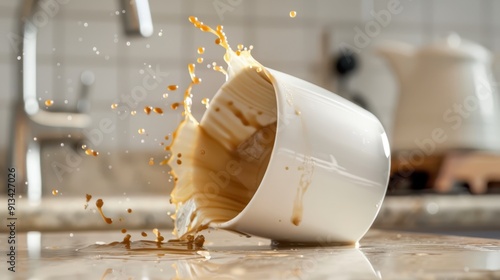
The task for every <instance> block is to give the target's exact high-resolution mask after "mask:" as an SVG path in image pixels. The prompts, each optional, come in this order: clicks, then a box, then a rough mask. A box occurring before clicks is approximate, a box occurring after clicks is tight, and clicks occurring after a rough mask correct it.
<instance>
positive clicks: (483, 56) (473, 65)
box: [378, 34, 500, 156]
mask: <svg viewBox="0 0 500 280" xmlns="http://www.w3.org/2000/svg"><path fill="white" fill-rule="evenodd" d="M378 52H379V54H380V55H381V56H383V57H384V58H385V59H386V60H387V61H388V62H389V64H390V66H391V67H392V68H393V70H394V72H395V74H396V77H397V79H398V80H399V85H400V87H399V89H400V94H399V100H398V102H397V104H398V106H397V110H396V115H395V118H394V128H393V137H392V145H391V146H392V147H393V151H394V152H398V151H415V150H418V151H420V152H421V153H423V154H424V155H426V156H430V155H432V154H437V153H441V152H444V151H446V150H450V149H460V150H462V149H467V150H468V149H478V150H489V151H500V106H499V105H500V104H499V100H498V96H497V93H496V90H495V88H494V85H496V84H495V83H494V79H493V75H492V71H491V62H492V58H491V54H490V52H489V51H488V50H487V49H485V48H484V47H482V46H480V45H478V44H475V43H472V42H470V41H466V40H463V39H461V38H460V37H459V36H458V35H456V34H452V35H450V36H448V37H447V38H446V39H445V40H442V41H440V42H437V43H434V44H431V45H427V46H424V47H421V48H418V49H417V48H414V47H412V46H410V45H407V44H404V43H399V42H397V43H396V42H393V43H387V44H384V45H381V46H379V48H378Z"/></svg>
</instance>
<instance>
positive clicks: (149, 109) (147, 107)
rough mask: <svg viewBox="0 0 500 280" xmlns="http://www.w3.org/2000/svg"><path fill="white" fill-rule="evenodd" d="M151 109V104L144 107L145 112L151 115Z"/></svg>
mask: <svg viewBox="0 0 500 280" xmlns="http://www.w3.org/2000/svg"><path fill="white" fill-rule="evenodd" d="M151 110H152V108H151V107H149V106H146V107H144V113H146V115H149V114H150V113H151Z"/></svg>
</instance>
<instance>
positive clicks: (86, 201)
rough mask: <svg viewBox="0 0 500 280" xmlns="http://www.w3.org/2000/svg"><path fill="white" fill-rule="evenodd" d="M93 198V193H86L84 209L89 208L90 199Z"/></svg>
mask: <svg viewBox="0 0 500 280" xmlns="http://www.w3.org/2000/svg"><path fill="white" fill-rule="evenodd" d="M91 199H92V195H90V194H86V195H85V205H83V209H87V207H89V201H90V200H91Z"/></svg>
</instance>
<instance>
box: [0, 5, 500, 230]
mask: <svg viewBox="0 0 500 280" xmlns="http://www.w3.org/2000/svg"><path fill="white" fill-rule="evenodd" d="M22 2H25V1H11V0H0V35H1V36H2V38H3V40H0V80H1V84H2V85H3V91H2V92H1V93H0V130H1V133H0V158H2V159H5V160H3V161H2V162H0V165H1V168H2V170H5V169H6V168H7V167H9V163H8V162H7V159H8V154H9V151H11V150H12V149H13V146H12V144H9V139H10V137H11V136H12V135H13V134H14V133H15V131H17V130H20V129H22V125H23V124H20V123H16V122H14V120H16V118H21V117H18V116H15V115H14V113H16V112H18V111H19V110H22V109H20V108H22V107H19V106H18V105H16V104H18V103H16V102H17V101H18V100H20V99H21V97H22V94H23V91H22V90H23V89H22V87H21V85H22V75H21V73H20V68H19V66H20V65H21V64H22V63H24V61H25V60H26V59H27V58H26V57H25V55H26V53H23V49H22V48H21V47H20V46H22V45H21V44H20V42H21V41H22V39H23V34H22V32H21V20H20V18H21V14H22V10H21V6H22ZM26 2H28V3H29V2H30V1H26ZM35 2H36V1H35ZM124 2H128V1H118V0H104V1H103V0H86V1H83V0H64V1H63V0H59V1H58V0H44V1H42V0H40V1H38V3H36V4H34V5H40V9H39V10H38V14H35V17H34V18H33V19H32V23H33V24H34V25H36V26H37V27H38V28H37V29H38V34H37V36H36V38H37V39H36V51H35V53H36V58H35V59H32V58H33V57H28V59H30V61H32V62H30V63H31V64H30V67H32V66H33V67H34V69H36V76H33V77H35V80H36V87H35V88H34V89H33V92H36V97H35V100H36V103H37V104H38V105H37V106H38V107H39V109H40V110H46V111H49V112H63V118H67V115H68V114H73V113H77V114H80V115H78V116H83V117H85V116H88V117H89V122H88V123H86V122H83V123H82V125H81V126H80V127H78V128H69V129H66V128H65V129H59V128H57V125H53V124H49V125H35V126H34V127H31V126H30V125H28V126H27V128H26V130H25V131H28V132H26V133H25V134H24V136H25V137H24V138H22V137H21V138H19V139H24V141H27V142H30V143H33V142H35V146H30V147H31V148H28V150H29V152H31V153H32V154H37V155H38V157H39V158H38V159H37V158H36V157H37V156H36V155H32V157H35V160H34V161H33V162H40V164H39V166H40V174H41V176H40V177H41V188H40V191H38V193H36V192H35V193H34V194H32V195H33V197H49V198H50V199H53V198H54V197H57V198H61V197H67V198H70V197H77V198H78V199H80V200H81V198H82V197H85V194H86V193H91V194H95V195H101V196H120V197H123V199H125V197H127V198H130V197H133V196H134V195H140V196H147V195H153V196H157V197H162V198H164V199H165V204H167V203H168V194H169V193H170V190H171V188H172V182H171V178H170V177H169V175H168V167H167V166H165V165H159V163H160V162H161V161H162V160H164V159H165V157H166V155H167V154H166V152H165V151H164V150H163V148H164V146H165V145H168V143H169V142H170V140H171V138H172V137H171V133H172V132H173V131H174V129H175V127H176V126H177V125H178V123H179V122H180V121H181V120H182V116H181V109H182V108H180V109H177V110H173V109H171V105H172V104H174V103H176V102H180V101H181V100H182V93H183V91H184V89H185V88H186V86H187V85H188V82H189V80H190V79H189V75H188V72H187V65H188V64H189V63H195V62H196V60H197V58H198V57H200V56H202V57H203V58H204V61H203V62H202V63H197V69H196V73H197V74H198V76H199V77H200V78H202V80H203V81H202V83H201V85H200V86H197V87H195V89H194V91H193V94H194V105H193V111H194V114H195V116H197V117H198V118H200V117H201V115H202V114H203V112H204V111H205V106H204V105H203V104H202V103H201V100H202V99H203V98H211V97H212V96H213V95H214V94H215V92H216V91H217V89H218V88H219V87H220V85H221V84H222V83H223V82H224V77H223V75H221V74H220V73H217V72H215V71H213V70H211V69H209V68H207V64H211V63H212V62H214V61H215V62H217V64H223V60H222V54H223V53H224V51H223V49H222V48H220V47H218V46H216V45H215V44H214V43H213V42H214V39H215V37H214V36H213V35H211V34H207V33H203V32H200V31H199V30H197V29H195V28H194V27H193V26H192V25H191V24H190V23H189V22H188V16H191V15H195V16H197V17H198V18H199V19H200V20H202V21H203V22H204V23H206V24H208V25H210V26H216V25H218V24H222V25H224V30H225V31H226V34H227V37H228V40H229V43H230V44H231V45H232V46H233V48H236V45H237V44H244V45H245V46H249V45H253V47H254V49H253V51H252V53H253V55H254V57H255V58H256V59H257V60H258V61H259V62H261V63H262V64H264V65H265V66H267V67H270V68H274V69H277V70H280V71H283V72H286V73H289V74H291V75H295V76H297V77H300V78H302V79H305V80H307V81H309V82H312V83H314V84H318V85H320V86H322V87H325V88H327V89H329V90H331V91H333V92H336V93H338V94H340V95H343V96H344V97H346V98H349V99H351V100H353V101H355V102H357V103H358V104H360V105H362V106H364V107H366V108H367V109H369V110H370V111H371V112H372V113H374V114H375V115H376V116H377V117H378V118H379V119H380V120H381V122H382V123H383V125H384V126H385V128H386V130H387V132H388V134H389V136H390V138H391V136H392V135H393V127H394V123H395V121H394V120H395V119H396V117H395V116H396V112H397V107H398V104H399V103H398V96H400V91H401V90H402V88H403V87H401V86H400V82H399V81H398V78H397V75H398V73H397V71H393V70H394V69H392V67H391V65H390V64H389V63H388V61H387V60H385V59H384V57H382V56H381V55H380V53H378V49H377V48H378V46H379V44H381V43H386V42H387V41H389V40H390V41H398V42H403V43H408V44H410V45H411V46H413V47H415V48H421V47H423V46H428V45H432V44H434V43H435V42H441V41H443V40H447V38H449V37H448V36H449V35H450V34H455V35H452V36H455V37H453V38H457V36H459V38H461V40H464V41H465V40H468V41H470V42H473V43H474V44H478V45H480V46H482V47H484V48H485V49H486V50H487V51H488V52H489V53H490V55H491V57H490V58H491V61H489V59H488V61H481V63H479V64H480V66H481V67H482V66H484V67H485V69H488V71H489V70H491V73H492V77H491V78H489V79H490V80H489V84H490V85H491V86H492V87H493V91H495V92H496V87H497V84H496V82H494V81H495V79H496V80H498V79H499V78H500V71H499V69H500V37H499V36H498V34H500V33H499V32H500V18H499V17H498V15H499V14H500V2H498V1H494V0H478V1H467V0H441V1H431V0H421V1H417V0H414V1H406V0H401V1H395V0H388V1H386V0H350V1H341V0H308V1H298V0H273V1H266V0H252V1H244V0H239V1H236V0H232V1H229V0H213V1H194V0H189V1H174V0H150V1H145V2H146V3H148V4H149V8H150V13H146V14H148V15H150V16H151V22H152V28H153V29H152V30H151V29H148V27H147V26H146V27H144V28H143V29H142V30H139V31H137V30H136V31H130V30H129V34H128V35H127V34H126V32H125V29H124V24H123V22H124V20H128V19H126V18H127V17H128V16H131V13H132V12H130V11H129V10H128V8H127V7H125V6H124V4H123V3H124ZM137 2H141V1H137ZM290 11H296V13H297V14H296V16H295V17H293V18H292V17H291V16H290ZM139 18H140V19H141V20H142V21H145V22H148V17H147V16H146V17H145V18H144V15H143V16H142V17H141V16H139ZM141 32H143V34H142V35H146V37H144V36H142V35H141V34H139V33H141ZM448 42H449V41H448ZM198 47H205V48H206V52H205V54H203V55H199V54H198V53H197V48H198ZM467 51H470V52H471V53H473V54H474V53H476V50H470V49H467V47H466V48H465V52H467ZM472 59H474V57H473V58H472ZM35 61H36V63H35ZM490 62H491V65H490ZM26 67H27V66H25V69H26ZM33 67H32V68H33ZM474 67H476V66H474ZM30 69H31V68H30ZM416 75H417V74H415V76H416ZM457 77H458V76H457ZM423 82H424V83H425V80H423ZM429 83H431V82H429ZM33 84H34V83H33V82H31V85H33ZM173 84H175V85H178V86H179V89H178V90H177V91H169V90H167V87H168V86H169V85H173ZM27 87H30V86H29V85H25V86H24V88H25V89H26V88H27ZM437 91H438V90H437ZM167 95H168V96H167ZM46 101H52V102H53V104H51V105H50V106H47V104H50V102H49V103H46ZM495 102H496V101H495ZM112 104H116V105H115V107H117V108H116V109H112V108H111V107H112ZM428 104H432V100H428ZM415 105H418V106H419V107H418V108H417V109H418V110H420V111H423V112H425V110H426V108H427V107H426V106H427V104H426V103H418V104H415ZM24 106H26V104H24ZM33 106H35V105H33ZM37 106H35V107H37ZM146 106H151V107H158V108H162V109H163V114H161V115H160V114H155V113H151V114H149V115H148V114H145V113H144V111H143V109H144V107H146ZM134 111H135V113H134ZM64 114H66V115H64ZM75 117H77V115H75ZM56 123H57V121H56ZM54 127H55V128H54ZM141 129H144V130H145V133H143V134H141V133H139V130H141ZM499 129H500V124H499ZM52 131H53V132H52ZM77 136H78V137H77ZM165 136H169V137H168V138H169V139H166V138H165ZM19 139H17V140H16V141H18V142H19V141H20V140H19ZM391 139H392V138H391ZM391 141H393V140H391ZM498 142H499V144H500V139H498ZM81 145H87V147H88V148H90V149H92V150H94V151H97V152H98V153H99V155H98V156H97V157H95V156H89V155H86V154H85V150H84V149H82V148H81ZM458 148H459V150H460V148H461V147H458ZM463 148H464V149H466V150H468V149H470V147H469V146H464V147H463ZM479 150H481V149H479ZM485 150H486V157H488V156H489V155H495V153H496V151H494V150H495V149H494V148H493V149H491V148H487V149H485ZM499 150H500V149H499ZM489 151H491V153H490V152H489ZM394 152H396V153H395V155H397V152H398V151H396V150H395V151H394ZM442 154H443V152H441V153H440V154H439V156H440V157H441V158H440V160H439V163H440V164H443V158H442V156H443V155H442ZM460 155H461V154H460ZM426 156H429V155H426ZM482 156H484V155H483V154H481V155H480V156H478V157H479V161H481V159H482ZM28 157H29V156H28ZM445 159H446V158H445ZM488 160H491V161H488V164H489V165H491V164H490V163H491V162H496V161H495V160H496V158H494V159H490V158H488ZM431 161H432V160H431ZM150 162H153V163H154V164H152V165H150V164H149V163H150ZM35 165H36V164H35ZM431 165H432V164H431ZM395 166H398V164H397V163H396V164H395ZM498 166H499V167H500V164H499V165H498ZM33 168H35V167H33ZM35 169H36V168H35ZM417 169H418V168H417ZM424 169H425V168H424ZM438 169H439V168H438V167H436V168H435V170H438ZM498 169H500V168H498ZM435 170H431V172H430V173H433V172H434V173H435ZM424 171H425V170H424ZM427 171H428V170H427ZM396 173H397V171H396ZM413 174H416V175H411V176H410V175H408V176H406V177H405V178H403V179H408V178H409V182H408V180H406V181H407V182H403V183H401V178H393V180H392V181H391V182H392V185H391V188H390V189H389V194H395V195H398V194H403V195H405V196H404V197H400V196H395V198H396V199H392V200H391V198H389V200H388V201H387V203H388V204H387V207H386V208H385V210H384V209H383V210H382V213H381V214H385V215H386V216H384V217H386V219H385V222H380V223H379V225H380V226H382V227H391V225H394V224H396V223H398V222H399V223H400V225H401V226H405V225H410V226H409V227H413V228H417V227H418V226H420V225H422V224H429V221H434V220H432V218H435V217H437V216H436V215H437V214H439V213H448V212H446V211H445V210H447V209H451V208H453V207H455V206H457V205H462V204H463V205H464V207H469V208H464V209H466V210H456V209H455V210H453V211H454V213H455V214H454V215H455V216H456V215H461V216H462V217H464V214H463V212H460V211H469V210H470V209H471V207H475V208H474V209H476V208H477V207H479V205H483V206H484V207H486V208H487V209H488V212H487V213H486V214H482V215H483V216H481V217H485V216H487V218H484V220H481V222H482V223H490V227H485V228H488V229H490V228H492V226H491V225H493V224H491V221H490V220H488V219H490V218H492V217H494V215H496V213H498V211H499V210H496V208H495V205H496V200H495V199H496V196H494V195H490V196H488V197H487V198H484V196H481V198H479V199H483V200H481V201H479V200H477V199H478V196H474V197H472V196H470V197H467V198H465V199H464V198H463V197H462V196H460V202H456V201H455V202H449V201H442V199H443V198H442V197H439V198H434V197H430V198H429V197H428V196H426V197H422V196H419V197H417V198H415V199H413V198H412V197H411V196H412V195H419V194H421V193H434V191H433V190H429V187H428V184H429V182H430V184H431V185H432V184H433V182H434V181H432V180H431V181H429V180H428V179H429V178H431V179H432V178H433V175H432V174H431V175H429V174H427V175H426V174H423V175H422V173H421V172H420V173H419V171H418V170H416V171H415V172H414V173H413ZM1 176H5V173H4V172H2V173H1ZM35 176H36V175H35ZM396 177H397V176H396ZM400 177H401V176H400ZM499 179H500V178H499ZM5 180H6V178H5V177H3V178H2V181H5ZM395 181H396V182H395ZM403 181H404V180H403ZM457 181H459V182H456V183H460V184H461V185H462V186H465V187H464V189H465V190H467V189H469V190H470V186H467V184H468V182H466V181H467V180H457ZM464 181H465V182H464ZM19 184H20V185H21V186H20V188H23V190H21V192H20V194H21V195H22V193H24V192H27V191H26V190H25V189H24V188H25V186H22V185H23V184H24V182H20V183H19ZM431 188H432V187H431ZM445 189H446V187H445ZM449 189H450V190H451V189H453V190H454V188H452V187H450V188H449ZM443 192H445V193H446V192H447V190H445V191H443ZM458 192H459V193H460V194H462V193H463V192H462V191H458ZM469 192H470V191H469ZM469 192H466V191H465V193H467V194H468V193H469ZM479 193H486V191H479ZM408 196H410V199H413V200H411V201H410V202H408V201H407V200H406V199H409V198H408ZM429 199H430V200H431V201H429ZM435 199H438V200H435ZM119 201H121V200H119ZM391 203H392V204H391ZM429 203H431V204H429ZM460 203H462V204H460ZM429 205H431V206H429ZM391 207H392V208H391ZM397 207H400V208H397ZM429 207H430V208H429ZM447 207H448V208H447ZM403 208H404V209H405V210H404V211H406V212H402V211H403V210H401V211H400V212H401V213H406V214H407V213H412V211H413V213H414V214H420V212H418V211H417V210H415V209H420V210H422V211H423V212H422V213H423V214H422V215H423V216H419V218H418V219H411V221H409V220H405V219H402V218H401V217H400V216H399V215H397V214H395V213H397V212H398V211H399V210H398V209H403ZM410 208H411V209H410ZM395 209H396V210H395ZM481 209H483V208H481ZM161 211H165V212H166V211H167V210H165V209H163V208H161ZM475 211H480V210H475ZM481 211H482V210H481ZM457 213H458V214H457ZM460 213H462V214H460ZM467 213H469V212H467ZM481 213H482V212H481ZM391 215H392V216H391ZM395 215H396V216H395ZM443 215H444V214H443ZM455 216H453V217H455ZM440 219H444V220H446V219H448V220H450V219H451V220H453V219H454V218H450V216H443V217H441V218H440ZM456 220H459V218H458V217H456ZM455 222H456V221H455ZM472 222H478V218H477V216H471V218H470V223H472ZM431 223H432V222H431ZM433 223H434V224H438V222H436V221H434V222H433ZM456 223H458V222H456ZM496 223H497V224H498V222H496ZM497 226H498V225H497Z"/></svg>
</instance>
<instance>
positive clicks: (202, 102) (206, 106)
mask: <svg viewBox="0 0 500 280" xmlns="http://www.w3.org/2000/svg"><path fill="white" fill-rule="evenodd" d="M209 103H210V99H208V98H203V99H202V100H201V104H203V105H205V108H208V104H209Z"/></svg>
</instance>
